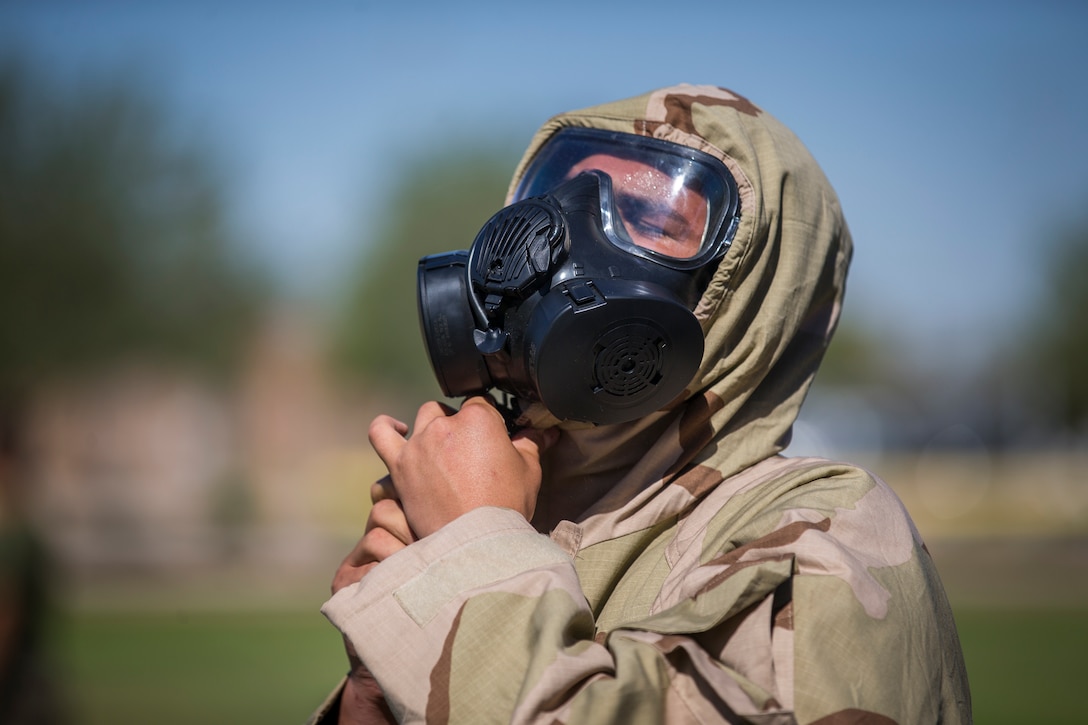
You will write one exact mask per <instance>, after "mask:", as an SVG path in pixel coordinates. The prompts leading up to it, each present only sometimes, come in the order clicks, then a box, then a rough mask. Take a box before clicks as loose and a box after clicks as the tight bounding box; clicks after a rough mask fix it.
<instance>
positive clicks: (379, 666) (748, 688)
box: [323, 484, 970, 725]
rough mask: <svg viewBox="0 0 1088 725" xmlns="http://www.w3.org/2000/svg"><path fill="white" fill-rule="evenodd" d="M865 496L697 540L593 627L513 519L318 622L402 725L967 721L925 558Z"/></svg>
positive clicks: (416, 559) (495, 521)
mask: <svg viewBox="0 0 1088 725" xmlns="http://www.w3.org/2000/svg"><path fill="white" fill-rule="evenodd" d="M856 488H857V487H856V486H853V485H849V486H846V487H845V489H847V490H845V492H844V491H843V490H836V487H835V485H834V484H832V485H829V486H827V490H828V491H829V495H828V497H827V499H826V501H824V500H822V499H821V496H820V495H819V491H816V492H813V491H812V490H810V491H808V492H806V493H805V494H804V496H803V497H802V498H803V500H804V501H805V503H806V506H805V507H803V508H802V507H801V506H799V505H795V504H791V503H790V502H789V497H788V496H787V497H785V498H784V500H785V503H784V504H783V505H782V506H780V507H776V506H771V507H766V506H761V507H759V509H760V513H759V514H757V515H755V516H752V517H750V518H748V519H747V522H748V528H750V529H751V531H748V532H745V531H744V530H743V528H744V527H741V528H737V527H726V528H725V529H724V530H716V529H715V525H716V524H715V522H714V521H710V522H709V524H708V525H707V526H705V527H704V529H703V530H701V531H700V532H699V534H698V535H696V536H693V537H690V538H688V537H686V536H676V537H674V538H673V539H672V541H673V542H674V543H675V542H677V541H681V540H683V541H689V542H691V545H690V546H688V548H687V549H685V550H683V551H681V550H674V551H671V552H666V554H665V556H656V555H655V556H651V557H647V560H654V561H658V562H660V561H664V560H667V561H668V562H669V566H670V570H669V572H668V574H667V576H666V577H665V579H664V581H661V580H660V579H658V580H657V583H656V584H650V585H648V587H647V591H652V592H654V593H656V600H654V597H653V595H652V594H651V595H650V599H651V600H653V601H652V605H650V604H649V603H648V605H647V606H646V607H645V608H644V612H648V614H643V615H642V616H621V617H618V618H616V617H611V619H610V617H609V616H605V615H603V614H602V615H599V616H598V617H597V618H596V619H595V617H594V615H593V612H592V611H591V610H590V608H589V605H588V603H587V601H586V597H585V595H584V594H583V592H582V590H581V588H580V584H579V576H578V573H576V571H575V567H574V561H573V559H572V558H571V557H570V556H569V555H568V554H567V553H566V551H564V550H563V549H562V548H560V547H559V546H558V545H557V544H556V543H554V542H553V541H551V540H550V539H548V538H546V537H544V536H541V535H539V534H537V533H536V532H535V531H534V530H533V529H532V528H531V527H530V526H529V524H528V523H527V522H526V521H525V520H524V519H523V518H522V517H520V516H519V515H517V514H515V513H514V512H512V511H507V510H503V509H479V510H477V511H474V512H472V513H470V514H467V515H465V516H463V517H461V518H460V519H458V520H457V521H455V522H453V523H452V524H450V525H448V526H447V527H445V528H444V529H442V530H440V531H439V532H437V533H436V534H434V535H432V536H430V537H427V538H426V539H424V540H422V541H420V542H417V543H416V544H413V545H412V546H410V547H408V548H406V549H404V550H402V551H401V552H398V553H397V554H396V555H394V556H393V557H390V558H389V559H387V560H386V561H385V562H383V563H382V564H380V565H379V566H378V567H376V568H375V569H373V570H372V571H371V572H370V574H368V575H367V577H366V578H365V579H364V581H363V582H361V583H360V584H358V585H355V586H352V587H348V588H346V589H344V590H342V591H340V592H339V593H337V594H336V595H335V596H334V597H333V598H332V599H330V600H329V601H328V602H327V603H326V605H325V607H324V608H323V611H324V612H325V614H326V616H327V617H328V618H329V619H330V620H331V621H332V622H333V624H335V625H336V626H337V627H338V628H339V629H340V630H341V631H342V632H344V633H345V634H346V635H347V636H348V637H349V638H350V639H351V641H352V643H353V644H354V646H355V648H356V650H357V651H358V652H359V655H360V656H361V657H362V659H363V661H364V662H365V663H366V664H367V666H368V667H369V668H370V670H371V671H372V672H373V674H374V676H375V677H376V678H377V680H378V681H379V683H380V684H381V686H382V689H383V691H384V692H385V694H386V696H387V699H388V700H389V702H390V705H391V707H392V709H393V712H394V714H395V715H396V716H397V717H398V719H399V720H401V721H404V722H428V723H431V722H451V723H461V722H464V723H487V722H517V723H548V724H551V723H564V722H569V723H583V722H593V723H609V722H615V723H641V722H647V723H661V722H670V723H682V722H757V723H779V722H780V723H793V722H802V723H810V722H811V723H823V724H825V725H830V724H831V723H839V722H872V723H882V724H884V723H894V722H902V723H908V722H909V723H914V722H938V721H941V722H968V721H969V720H970V709H969V707H970V706H969V703H968V702H964V701H963V696H964V693H965V691H966V680H965V676H964V675H963V672H962V659H958V658H960V655H959V649H958V642H955V641H954V640H955V628H954V625H953V624H952V622H951V615H950V614H949V612H948V609H947V603H946V602H945V601H944V599H943V592H942V590H941V588H940V584H939V581H937V580H936V577H935V574H934V573H933V570H932V565H931V563H930V562H929V559H928V555H927V554H926V553H925V551H924V549H922V548H921V545H920V542H918V541H917V539H916V536H915V535H914V534H913V528H912V526H911V525H910V522H909V518H907V517H906V515H905V513H904V512H902V511H901V509H897V508H895V506H889V505H888V495H890V492H888V491H886V489H881V488H879V487H878V489H876V490H874V491H871V492H870V495H868V496H866V495H861V496H857V495H856V493H857V492H856V490H855V489H856ZM891 498H892V499H894V495H891ZM798 500H801V499H798ZM825 503H826V504H827V506H828V507H827V508H826V509H825V508H824V507H823V505H824V504H825ZM730 513H731V512H730V511H728V510H726V511H724V512H719V517H722V518H729V516H728V514H730ZM768 521H773V525H768ZM752 531H758V535H749V534H751V532H752ZM740 542H743V543H740ZM715 551H716V552H720V553H718V554H717V555H714V552H715ZM581 556H582V553H581V552H580V553H579V557H581ZM584 565H585V562H584V561H582V566H583V567H584ZM609 565H610V566H614V567H620V568H624V569H625V570H627V571H629V572H630V571H634V570H637V564H635V565H634V569H632V563H631V562H611V563H610V564H609ZM655 566H656V565H655ZM646 573H647V576H646V579H647V581H652V580H654V579H655V575H654V574H653V573H652V572H649V571H647V572H646ZM639 576H641V573H640V574H639ZM618 598H620V599H623V600H624V601H625V602H627V600H628V599H629V598H628V597H618ZM635 599H637V597H635ZM636 608H637V605H636ZM632 611H633V610H632ZM605 630H607V631H605ZM851 718H853V719H851Z"/></svg>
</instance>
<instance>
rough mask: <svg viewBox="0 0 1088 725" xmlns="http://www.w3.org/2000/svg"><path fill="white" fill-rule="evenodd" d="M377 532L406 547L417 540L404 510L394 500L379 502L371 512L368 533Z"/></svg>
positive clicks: (367, 524) (367, 527)
mask: <svg viewBox="0 0 1088 725" xmlns="http://www.w3.org/2000/svg"><path fill="white" fill-rule="evenodd" d="M376 530H384V531H385V532H387V533H389V534H391V535H392V536H393V538H394V539H396V540H397V541H399V542H400V543H401V544H403V545H404V546H407V545H408V544H411V543H412V542H413V541H415V540H416V536H415V534H413V533H412V529H411V528H410V527H409V526H408V519H407V518H405V516H404V509H402V508H401V507H400V504H399V503H397V502H396V501H394V500H392V499H384V500H382V501H378V502H377V503H375V504H374V507H373V508H372V509H371V510H370V518H368V519H367V522H366V531H367V533H371V532H372V531H376ZM364 538H365V537H364ZM401 548H403V547H401ZM383 551H384V550H383ZM390 553H391V552H390ZM381 558H382V559H383V558H385V557H381ZM379 561H381V559H379Z"/></svg>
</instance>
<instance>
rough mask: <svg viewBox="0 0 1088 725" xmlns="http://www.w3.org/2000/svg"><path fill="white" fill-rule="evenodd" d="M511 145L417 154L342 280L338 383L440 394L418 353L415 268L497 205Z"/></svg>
mask: <svg viewBox="0 0 1088 725" xmlns="http://www.w3.org/2000/svg"><path fill="white" fill-rule="evenodd" d="M511 148H512V145H511V144H504V143H496V142H495V141H493V140H492V141H490V142H488V141H487V140H485V139H478V140H476V141H473V142H470V143H464V142H456V143H448V144H445V145H443V146H442V147H441V148H435V149H432V150H431V151H429V152H424V153H421V154H420V155H419V156H418V157H417V158H415V159H414V160H412V161H410V162H409V164H408V165H407V167H406V168H405V169H404V170H403V171H402V173H401V175H400V176H399V177H398V178H399V179H400V181H399V183H398V185H397V186H396V187H395V188H394V189H393V190H392V193H391V194H390V197H389V198H390V202H389V204H388V206H387V211H386V214H385V215H384V218H382V219H380V220H369V221H367V222H366V223H367V224H368V225H369V226H372V227H375V228H376V229H377V233H376V235H375V237H374V238H375V239H376V243H375V244H374V245H373V246H371V247H369V248H368V249H367V250H366V253H365V254H364V256H363V257H362V258H361V259H360V260H359V263H358V265H357V267H356V268H355V269H354V270H353V272H352V275H351V277H350V278H349V280H348V292H347V298H346V300H345V301H344V303H343V304H342V305H341V306H340V308H339V310H340V311H339V314H338V319H337V322H336V329H335V331H334V335H333V337H334V342H333V357H334V362H335V364H336V367H337V369H338V370H339V371H340V372H341V373H342V374H343V375H344V376H345V378H346V379H348V380H352V381H355V382H357V383H362V384H366V385H367V386H368V387H370V388H372V389H376V390H382V391H383V392H385V393H386V394H389V395H391V396H404V397H407V398H409V399H412V400H414V401H416V402H417V403H418V402H420V401H422V400H423V399H426V398H433V397H436V396H440V395H441V392H440V390H439V388H438V384H437V383H436V382H435V379H434V373H433V372H432V371H431V368H430V365H429V363H428V361H427V356H426V353H425V352H424V347H423V339H422V336H421V334H420V329H419V313H418V305H417V303H416V267H417V263H418V261H419V258H420V257H422V256H424V255H427V254H435V253H439V252H447V251H452V250H455V249H468V248H469V246H471V244H472V240H473V239H474V238H475V237H476V233H477V232H478V231H479V230H480V227H482V226H483V225H484V222H486V221H487V220H488V219H489V218H490V217H491V215H493V214H494V213H495V212H497V211H498V210H499V209H501V208H502V206H503V203H504V198H505V194H506V187H507V185H508V184H509V182H510V177H511V176H512V175H513V171H514V166H515V165H516V163H517V159H518V155H517V151H516V150H510V149H511Z"/></svg>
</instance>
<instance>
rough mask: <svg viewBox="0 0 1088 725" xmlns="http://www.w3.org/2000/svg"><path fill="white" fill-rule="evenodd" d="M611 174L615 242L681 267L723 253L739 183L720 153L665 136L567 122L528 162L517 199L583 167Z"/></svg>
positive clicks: (609, 214)
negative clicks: (573, 125) (715, 154)
mask: <svg viewBox="0 0 1088 725" xmlns="http://www.w3.org/2000/svg"><path fill="white" fill-rule="evenodd" d="M586 172H599V173H603V174H606V175H607V176H608V177H609V179H610V182H611V183H610V184H608V185H607V186H608V189H607V193H604V190H603V192H602V202H603V203H604V204H605V208H604V209H602V213H603V214H604V215H605V218H606V220H610V222H611V223H610V224H608V223H606V226H605V232H606V234H608V236H609V239H610V240H611V241H612V242H613V243H614V244H616V245H617V246H619V247H621V248H624V249H626V250H627V251H630V252H632V253H634V254H638V255H640V256H647V257H650V258H651V259H655V260H657V261H658V262H660V263H662V264H666V265H670V266H676V267H680V268H691V267H695V266H699V265H702V264H705V263H706V262H709V261H710V260H712V259H717V258H718V257H720V256H721V255H722V254H724V253H725V250H726V249H727V248H728V246H729V242H730V241H731V240H732V235H733V232H734V231H735V228H736V221H737V218H738V217H737V213H738V197H737V189H736V182H735V181H734V180H733V177H732V175H731V174H730V173H729V170H728V169H727V168H726V166H725V164H723V163H722V162H721V160H720V159H717V158H714V157H713V156H710V155H709V154H706V153H703V152H702V151H698V150H696V149H693V148H689V147H687V146H682V145H680V144H676V143H672V142H669V141H662V140H660V139H655V138H648V137H645V136H636V135H634V134H627V133H615V132H609V131H601V130H597V129H573V128H569V129H563V130H562V131H560V132H559V133H558V134H556V135H555V136H554V137H553V138H552V139H551V140H549V141H548V142H547V143H546V144H545V145H544V146H543V147H542V148H541V149H540V151H539V152H538V153H537V155H536V157H535V158H534V160H533V161H532V162H531V163H530V164H529V166H528V168H527V169H526V171H525V174H524V176H523V177H522V179H521V181H520V183H519V184H518V187H517V189H516V191H515V193H514V200H520V199H524V198H527V197H530V196H537V195H540V194H544V193H546V192H548V191H550V190H551V189H553V188H555V187H556V186H558V185H559V184H561V183H562V182H564V181H566V180H568V179H571V178H573V177H575V176H577V175H578V174H580V173H586Z"/></svg>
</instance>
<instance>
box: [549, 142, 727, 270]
mask: <svg viewBox="0 0 1088 725" xmlns="http://www.w3.org/2000/svg"><path fill="white" fill-rule="evenodd" d="M585 171H601V172H603V173H605V174H608V176H609V177H610V178H611V179H612V201H613V204H614V209H615V212H616V215H617V216H618V217H619V221H620V223H622V224H623V228H624V230H625V231H626V232H627V237H628V238H629V239H630V241H631V242H632V243H634V244H636V245H638V246H639V247H642V248H643V249H649V250H651V251H653V252H656V253H657V254H663V255H665V256H667V257H672V258H673V259H692V258H694V257H698V256H699V254H700V252H702V251H703V242H704V241H705V240H706V238H707V221H708V205H707V199H706V197H705V196H703V195H702V194H701V193H700V192H699V191H696V190H695V188H693V186H692V185H690V184H688V183H685V179H684V177H683V176H675V175H669V174H667V173H665V172H663V171H661V170H659V169H657V168H654V167H653V166H651V165H650V164H647V163H644V162H641V161H636V160H634V159H623V158H619V157H616V156H611V155H609V154H594V155H593V156H590V157H588V158H585V159H583V160H582V161H580V162H579V163H577V164H575V165H574V166H573V167H572V168H571V169H570V171H569V172H568V176H570V177H573V176H576V175H577V174H580V173H582V172H585Z"/></svg>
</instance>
